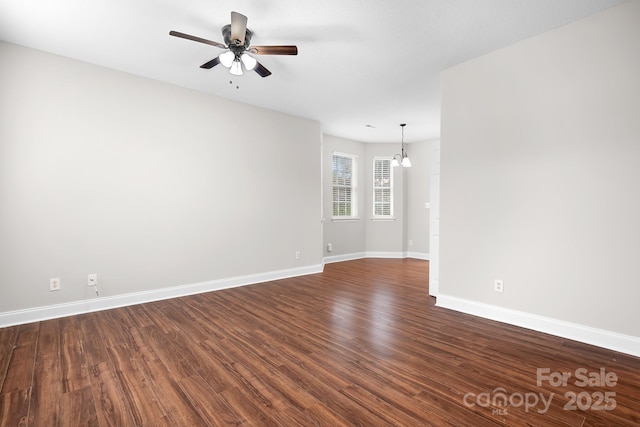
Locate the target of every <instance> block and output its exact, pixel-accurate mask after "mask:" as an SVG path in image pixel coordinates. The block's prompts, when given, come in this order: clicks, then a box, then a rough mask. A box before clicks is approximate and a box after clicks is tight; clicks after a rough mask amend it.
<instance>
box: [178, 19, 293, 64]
mask: <svg viewBox="0 0 640 427" xmlns="http://www.w3.org/2000/svg"><path fill="white" fill-rule="evenodd" d="M169 35H172V36H174V37H181V38H183V39H187V40H193V41H196V42H199V43H204V44H208V45H211V46H215V47H218V48H220V49H227V51H226V52H223V53H221V54H220V55H218V56H217V57H216V58H214V59H212V60H211V61H209V62H205V63H204V64H202V65H201V66H200V68H205V69H210V68H213V67H215V66H216V65H218V64H222V65H223V66H224V67H226V68H228V69H229V72H230V73H231V74H233V75H234V76H241V75H242V74H243V68H244V70H246V71H255V72H256V73H258V75H260V76H261V77H267V76H269V75H271V71H269V70H268V69H267V68H266V67H265V66H264V65H262V64H260V63H259V62H258V61H257V60H256V59H255V58H254V57H253V56H251V55H249V53H252V54H254V55H297V54H298V48H297V46H293V45H286V46H251V47H250V44H251V37H252V36H253V32H252V31H251V30H250V29H248V28H247V17H246V16H244V15H242V14H240V13H238V12H231V24H227V25H225V26H224V27H222V37H223V39H224V44H222V43H218V42H215V41H213V40H207V39H203V38H202V37H197V36H192V35H190V34H185V33H181V32H178V31H170V32H169Z"/></svg>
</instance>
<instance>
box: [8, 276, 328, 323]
mask: <svg viewBox="0 0 640 427" xmlns="http://www.w3.org/2000/svg"><path fill="white" fill-rule="evenodd" d="M321 272H322V265H310V266H306V267H300V268H292V269H287V270H277V271H271V272H266V273H260V274H251V275H246V276H237V277H231V278H227V279H218V280H210V281H206V282H200V283H191V284H187V285H180V286H171V287H168V288H161V289H153V290H150V291H143V292H134V293H130V294H122V295H114V296H105V297H96V298H91V299H87V300H82V301H74V302H70V303H65V304H56V305H49V306H44V307H35V308H29V309H25V310H16V311H7V312H4V313H0V327H6V326H13V325H21V324H25V323H32V322H39V321H42V320H48V319H55V318H59V317H66V316H73V315H76V314H83V313H90V312H93V311H100V310H108V309H111V308H117V307H124V306H128V305H135V304H142V303H145V302H152V301H159V300H163V299H169V298H177V297H182V296H187V295H193V294H200V293H204V292H211V291H218V290H221V289H228V288H235V287H239V286H246V285H252V284H255V283H261V282H268V281H272V280H278V279H286V278H289V277H298V276H305V275H307V274H315V273H321Z"/></svg>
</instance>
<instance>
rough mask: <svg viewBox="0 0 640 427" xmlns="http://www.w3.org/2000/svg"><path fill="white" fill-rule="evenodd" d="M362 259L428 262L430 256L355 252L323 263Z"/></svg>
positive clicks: (403, 253) (328, 258) (335, 256)
mask: <svg viewBox="0 0 640 427" xmlns="http://www.w3.org/2000/svg"><path fill="white" fill-rule="evenodd" d="M362 258H415V259H423V260H427V261H428V260H429V254H425V253H422V252H355V253H352V254H344V255H332V256H327V257H324V259H323V260H322V261H323V263H324V264H331V263H333V262H342V261H352V260H354V259H362Z"/></svg>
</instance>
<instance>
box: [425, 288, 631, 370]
mask: <svg viewBox="0 0 640 427" xmlns="http://www.w3.org/2000/svg"><path fill="white" fill-rule="evenodd" d="M436 306H437V307H442V308H447V309H450V310H455V311H460V312H462V313H467V314H471V315H474V316H478V317H483V318H485V319H490V320H496V321H498V322H502V323H508V324H510V325H515V326H520V327H523V328H527V329H531V330H534V331H538V332H544V333H547V334H551V335H555V336H558V337H562V338H567V339H570V340H574V341H580V342H582V343H585V344H591V345H595V346H598V347H602V348H606V349H609V350H614V351H619V352H621V353H626V354H630V355H632V356H636V357H640V338H637V337H633V336H630V335H623V334H619V333H616V332H611V331H606V330H603V329H597V328H592V327H590V326H584V325H580V324H577V323H571V322H565V321H563V320H557V319H552V318H549V317H544V316H538V315H536V314H530V313H525V312H522V311H517V310H511V309H507V308H503V307H498V306H494V305H489V304H484V303H480V302H476V301H471V300H467V299H463V298H458V297H453V296H450V295H443V294H442V293H440V294H438V296H437V299H436Z"/></svg>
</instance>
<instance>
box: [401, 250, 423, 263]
mask: <svg viewBox="0 0 640 427" xmlns="http://www.w3.org/2000/svg"><path fill="white" fill-rule="evenodd" d="M404 257H405V258H414V259H422V260H425V261H429V254H427V253H424V252H412V251H409V252H405V253H404Z"/></svg>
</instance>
